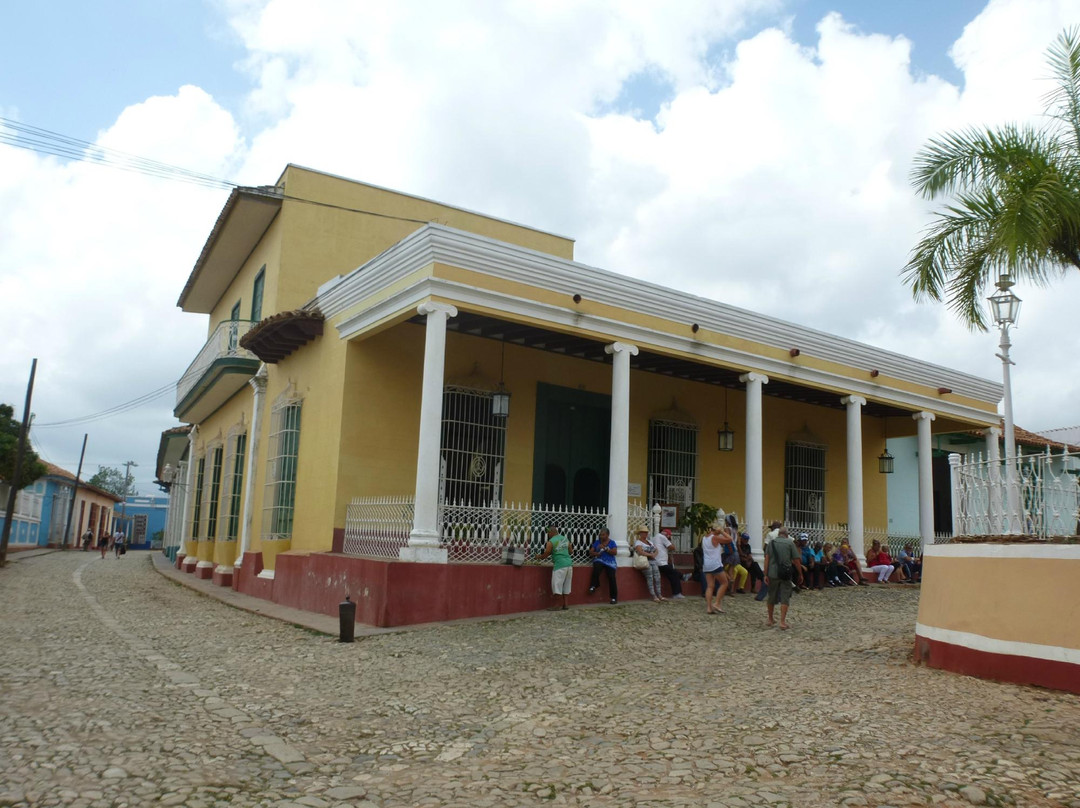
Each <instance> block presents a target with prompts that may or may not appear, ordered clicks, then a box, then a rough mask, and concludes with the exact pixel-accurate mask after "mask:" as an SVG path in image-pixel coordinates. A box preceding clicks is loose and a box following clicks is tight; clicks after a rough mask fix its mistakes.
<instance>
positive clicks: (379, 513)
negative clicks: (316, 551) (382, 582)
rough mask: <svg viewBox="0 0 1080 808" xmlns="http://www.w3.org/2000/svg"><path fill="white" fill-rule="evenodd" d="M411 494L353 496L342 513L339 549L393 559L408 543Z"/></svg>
mask: <svg viewBox="0 0 1080 808" xmlns="http://www.w3.org/2000/svg"><path fill="white" fill-rule="evenodd" d="M412 526H413V498H412V497H356V498H355V499H353V501H352V502H350V503H349V509H348V511H347V512H346V515H345V543H344V546H343V547H342V549H343V551H344V552H346V553H349V554H351V555H366V556H375V557H376V558H397V557H398V550H400V549H401V548H402V547H404V546H405V545H406V544H408V543H409V531H411V530H412Z"/></svg>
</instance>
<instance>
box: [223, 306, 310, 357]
mask: <svg viewBox="0 0 1080 808" xmlns="http://www.w3.org/2000/svg"><path fill="white" fill-rule="evenodd" d="M322 332H323V316H322V314H321V313H319V312H317V311H305V310H303V309H297V310H296V311H282V312H279V313H277V314H275V315H273V316H272V317H267V318H266V319H265V320H263V321H262V322H261V323H259V324H258V325H256V326H255V327H253V328H252V329H251V330H250V331H248V332H247V333H246V334H244V336H242V337H241V338H240V347H242V348H247V349H248V350H249V351H251V352H252V353H253V354H255V355H256V356H257V357H259V359H261V360H262V361H264V362H266V363H267V364H271V365H272V364H275V363H276V362H280V361H281V360H282V359H284V358H285V357H286V356H288V355H289V354H291V353H292V352H293V351H295V350H296V349H297V348H299V347H300V346H302V345H306V344H307V343H309V342H311V340H313V339H315V337H321V336H322Z"/></svg>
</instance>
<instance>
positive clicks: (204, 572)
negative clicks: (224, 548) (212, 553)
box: [195, 567, 214, 581]
mask: <svg viewBox="0 0 1080 808" xmlns="http://www.w3.org/2000/svg"><path fill="white" fill-rule="evenodd" d="M195 577H196V578H201V579H202V580H204V581H206V580H209V579H210V578H213V577H214V568H213V567H196V568H195Z"/></svg>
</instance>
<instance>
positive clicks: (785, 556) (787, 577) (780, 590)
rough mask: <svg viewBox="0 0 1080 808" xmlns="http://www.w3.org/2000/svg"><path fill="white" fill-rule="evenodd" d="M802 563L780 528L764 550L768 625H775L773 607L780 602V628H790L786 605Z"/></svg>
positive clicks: (800, 571)
mask: <svg viewBox="0 0 1080 808" xmlns="http://www.w3.org/2000/svg"><path fill="white" fill-rule="evenodd" d="M801 567H802V563H801V559H800V553H799V549H798V548H797V547H796V546H795V542H793V541H792V540H791V537H790V536H788V532H787V528H784V527H782V528H780V529H779V531H778V532H777V535H776V537H775V538H774V539H772V541H770V542H769V544H768V546H767V547H766V548H765V583H766V584H768V586H769V594H768V596H767V597H766V598H765V605H766V607H767V608H768V611H769V622H768V625H770V626H774V625H776V621H775V620H774V619H773V607H774V606H775V605H776V602H777V601H780V628H782V629H784V630H787V629H788V628H790V626H789V625H788V621H787V613H788V604H789V603H790V602H791V589H792V586H793V583H792V582H793V581H794V580H795V576H796V573H798V576H799V578H800V579H801V578H802V569H801Z"/></svg>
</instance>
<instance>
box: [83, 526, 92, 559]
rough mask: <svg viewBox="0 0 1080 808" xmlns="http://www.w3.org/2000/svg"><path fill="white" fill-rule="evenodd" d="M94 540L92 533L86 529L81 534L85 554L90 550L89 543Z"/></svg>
mask: <svg viewBox="0 0 1080 808" xmlns="http://www.w3.org/2000/svg"><path fill="white" fill-rule="evenodd" d="M93 540H94V531H92V530H91V529H90V528H87V529H86V532H85V533H83V534H82V548H83V552H84V553H85V552H86V551H87V550H89V549H90V543H91V542H92V541H93Z"/></svg>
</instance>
